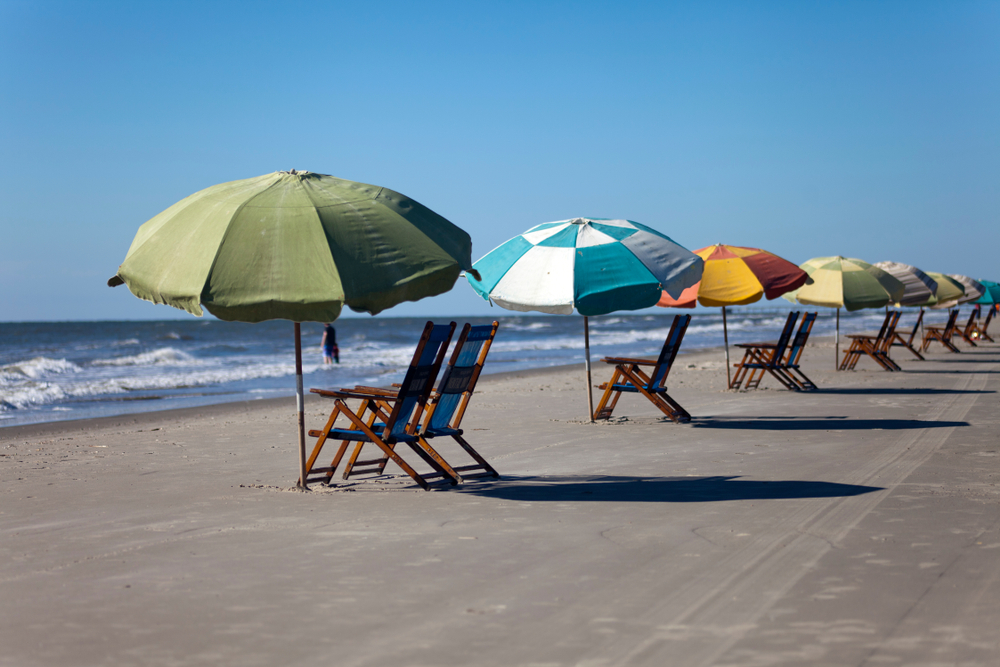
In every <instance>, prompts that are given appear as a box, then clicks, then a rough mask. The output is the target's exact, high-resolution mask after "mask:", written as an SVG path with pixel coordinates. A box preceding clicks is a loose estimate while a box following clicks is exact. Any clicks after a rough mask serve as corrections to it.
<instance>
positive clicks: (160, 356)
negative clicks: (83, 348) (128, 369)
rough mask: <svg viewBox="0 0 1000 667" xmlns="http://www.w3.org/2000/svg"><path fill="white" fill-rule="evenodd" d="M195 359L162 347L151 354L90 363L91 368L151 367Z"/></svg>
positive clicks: (96, 360) (144, 353)
mask: <svg viewBox="0 0 1000 667" xmlns="http://www.w3.org/2000/svg"><path fill="white" fill-rule="evenodd" d="M196 362H197V359H196V358H195V357H194V356H192V355H190V354H188V353H187V352H182V351H181V350H178V349H176V348H173V347H163V348H160V349H158V350H153V351H152V352H143V353H141V354H133V355H130V356H127V357H114V358H112V359H95V360H94V361H92V362H90V365H91V366H151V365H178V364H186V365H189V364H192V363H196Z"/></svg>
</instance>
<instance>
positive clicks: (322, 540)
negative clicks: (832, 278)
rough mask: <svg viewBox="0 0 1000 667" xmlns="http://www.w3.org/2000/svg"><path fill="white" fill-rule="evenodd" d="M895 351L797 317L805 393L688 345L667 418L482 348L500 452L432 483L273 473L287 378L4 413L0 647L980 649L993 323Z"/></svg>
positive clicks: (447, 655) (508, 657)
mask: <svg viewBox="0 0 1000 667" xmlns="http://www.w3.org/2000/svg"><path fill="white" fill-rule="evenodd" d="M904 354H906V355H907V356H903V355H904ZM734 355H735V351H734ZM908 355H909V353H906V352H905V351H903V352H898V351H897V352H895V353H894V357H895V358H896V359H897V361H898V362H899V363H900V364H901V365H902V366H903V368H904V372H902V373H887V372H884V371H881V370H878V369H876V367H875V366H874V364H873V363H872V362H870V361H868V360H862V361H861V363H860V364H859V366H858V371H856V372H852V373H836V372H834V371H833V350H832V345H831V344H830V342H829V341H817V344H816V345H814V346H812V347H810V348H809V349H808V350H807V354H806V357H805V360H804V368H805V369H806V370H807V372H808V373H809V374H810V376H811V377H812V378H813V379H814V380H815V381H816V382H817V384H819V385H820V387H821V391H819V392H814V393H810V394H794V393H791V392H788V391H785V390H783V389H780V388H779V387H778V386H777V383H776V382H775V381H774V380H772V379H766V380H765V381H764V383H763V388H762V389H761V390H758V391H753V392H739V393H736V392H729V391H725V390H724V388H725V384H726V381H725V369H724V364H723V362H722V353H721V352H719V351H706V352H698V353H694V354H687V355H683V356H681V357H679V358H678V362H677V364H675V369H674V370H673V372H672V374H671V381H670V382H669V385H670V387H671V394H672V395H673V397H674V398H675V399H676V400H678V401H679V402H680V403H681V404H683V405H684V406H685V407H686V408H687V409H688V410H689V411H690V412H691V413H692V415H694V420H693V421H692V423H691V424H687V425H677V424H673V423H671V422H669V421H667V420H665V419H663V418H662V417H661V416H660V415H659V413H658V412H657V411H656V410H655V409H654V408H653V407H652V406H651V405H649V404H648V403H646V402H645V401H644V400H643V399H642V398H641V397H638V396H626V397H624V398H623V399H622V400H621V402H620V404H619V406H618V408H617V409H616V411H615V417H614V418H613V419H612V420H610V421H609V422H605V423H598V424H590V423H588V421H587V419H586V398H585V394H584V383H583V371H582V364H581V365H580V367H577V368H561V369H551V370H546V371H534V372H528V373H515V374H509V375H504V376H492V377H489V376H488V377H485V378H484V380H483V381H482V382H481V384H480V390H479V391H478V392H477V396H476V397H475V399H474V400H473V403H472V404H471V406H470V409H469V412H468V414H467V416H466V420H465V424H464V425H465V427H466V429H467V436H468V439H469V440H470V441H471V442H472V443H473V444H474V445H475V446H476V447H477V448H478V449H479V451H480V452H481V453H482V454H483V455H484V456H486V457H487V458H488V459H489V460H490V461H491V463H493V465H495V466H496V468H497V469H498V470H499V471H500V473H501V474H502V475H503V478H502V479H501V480H499V481H483V482H471V483H469V484H466V485H464V486H462V487H458V488H456V489H446V490H439V491H432V492H424V491H422V490H420V489H419V488H418V487H417V486H416V485H414V484H413V483H412V482H411V481H410V480H409V478H407V477H404V476H401V475H399V474H397V473H398V472H399V471H398V469H397V470H393V469H392V468H391V466H390V468H389V470H388V472H390V473H391V474H390V475H387V476H386V477H384V478H380V479H377V480H372V481H365V482H357V481H355V480H352V481H351V482H349V483H343V484H341V485H339V486H335V487H330V488H326V487H321V486H316V487H314V489H313V490H312V491H311V492H308V493H303V492H299V491H295V490H294V489H293V488H292V486H293V483H294V480H295V477H296V476H297V458H296V456H297V454H296V444H295V443H296V438H295V415H294V402H293V401H290V400H286V399H278V400H273V401H256V402H253V403H240V404H228V405H220V406H213V407H210V408H198V409H186V410H177V411H170V412H161V413H148V414H142V415H131V416H128V417H120V418H104V419H98V420H89V421H85V422H62V423H56V424H47V425H34V426H24V427H14V428H6V429H0V493H2V496H0V498H2V500H0V555H2V558H0V600H2V605H0V665H4V666H7V665H11V666H13V665H17V666H34V665H73V666H80V665H136V664H142V665H202V664H213V665H215V664H240V665H244V666H251V665H275V664H282V665H300V664H302V665H305V664H315V663H328V664H335V665H338V666H340V665H472V664H475V665H498V666H499V665H504V666H509V665H588V666H599V665H667V664H669V665H776V664H810V665H862V664H883V663H888V664H905V665H945V664H948V665H953V664H962V665H995V664H998V657H997V656H998V655H1000V633H998V632H997V631H996V628H997V627H1000V502H998V501H1000V494H998V491H997V487H996V483H997V481H998V478H1000V465H998V462H1000V446H998V445H1000V442H998V436H997V433H998V430H997V426H998V421H1000V418H998V417H997V411H996V409H995V408H996V405H997V398H996V396H997V394H996V391H997V389H998V385H1000V381H998V372H1000V364H998V362H1000V345H987V346H982V347H979V348H975V349H972V350H970V349H968V348H967V347H963V353H962V354H957V355H956V354H948V353H944V352H940V351H937V350H934V351H933V352H932V353H931V354H930V355H929V357H928V360H927V361H926V362H920V361H917V360H915V359H913V358H912V357H909V356H908ZM601 366H602V365H601V364H595V378H594V379H595V384H597V383H598V382H601V381H603V380H604V379H605V378H606V376H607V375H609V373H608V371H606V370H605V369H604V368H602V367H601ZM595 398H596V397H595ZM329 408H330V405H329V404H328V403H326V402H324V401H322V400H321V399H316V400H310V401H309V402H308V403H307V410H308V416H307V426H308V427H310V428H319V427H320V426H321V425H322V422H323V421H324V420H325V415H326V413H327V411H328V410H329ZM435 444H436V443H435ZM442 453H443V454H444V455H445V456H446V457H447V458H448V459H449V460H451V461H452V462H453V463H455V464H457V465H461V464H464V463H465V462H466V460H465V459H464V458H463V457H462V455H461V454H460V452H459V451H458V450H457V449H456V448H452V447H447V446H444V447H442ZM330 454H331V455H332V451H331V452H330ZM409 458H411V459H412V458H413V457H412V456H410V457H409Z"/></svg>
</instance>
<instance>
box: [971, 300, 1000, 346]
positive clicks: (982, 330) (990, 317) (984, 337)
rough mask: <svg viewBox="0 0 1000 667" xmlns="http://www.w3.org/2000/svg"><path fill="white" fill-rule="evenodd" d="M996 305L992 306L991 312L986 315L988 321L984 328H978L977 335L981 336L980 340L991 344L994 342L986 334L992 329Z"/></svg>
mask: <svg viewBox="0 0 1000 667" xmlns="http://www.w3.org/2000/svg"><path fill="white" fill-rule="evenodd" d="M996 310H997V309H996V305H991V306H990V312H988V313H986V321H985V322H983V325H982V326H977V327H976V334H977V335H978V336H979V340H987V341H989V342H991V343H992V342H994V341H993V339H992V338H990V335H989V334H988V333H986V330H987V329H989V328H990V322H991V321H992V320H993V313H995V312H996Z"/></svg>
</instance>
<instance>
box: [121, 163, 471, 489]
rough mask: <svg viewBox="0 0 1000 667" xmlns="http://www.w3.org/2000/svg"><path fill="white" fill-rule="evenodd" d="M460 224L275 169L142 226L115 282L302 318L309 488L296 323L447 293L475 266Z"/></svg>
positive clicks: (240, 316) (244, 315)
mask: <svg viewBox="0 0 1000 667" xmlns="http://www.w3.org/2000/svg"><path fill="white" fill-rule="evenodd" d="M471 251H472V241H471V239H470V238H469V235H468V234H466V233H465V232H464V231H462V230H461V229H459V228H458V227H456V226H455V225H453V224H452V223H450V222H448V221H447V220H445V219H444V218H442V217H441V216H440V215H438V214H437V213H435V212H433V211H431V210H430V209H428V208H426V207H425V206H422V205H421V204H418V203H417V202H415V201H413V200H412V199H410V198H408V197H406V196H404V195H401V194H399V193H398V192H393V191H392V190H388V189H386V188H381V187H378V186H376V185H366V184H364V183H355V182H354V181H346V180H343V179H340V178H335V177H333V176H326V175H323V174H314V173H310V172H307V171H302V172H297V171H295V170H292V171H279V172H275V173H273V174H266V175H264V176H258V177H256V178H248V179H245V180H241V181H232V182H229V183H222V184H220V185H214V186H212V187H210V188H206V189H205V190H201V191H200V192H196V193H194V194H193V195H191V196H190V197H188V198H186V199H184V200H182V201H180V202H178V203H176V204H174V205H173V206H171V207H170V208H168V209H167V210H165V211H163V212H162V213H160V214H159V215H157V216H156V217H154V218H153V219H151V220H149V221H148V222H146V223H145V224H144V225H142V226H141V227H140V228H139V231H138V232H136V235H135V240H133V241H132V246H131V247H130V248H129V251H128V254H127V255H126V256H125V261H124V262H122V264H121V266H120V267H118V272H117V273H116V274H115V275H114V276H113V277H112V278H111V279H110V280H109V281H108V285H110V286H112V287H114V286H116V285H122V284H125V285H128V288H129V289H130V290H131V291H132V293H133V294H134V295H136V296H137V297H139V298H141V299H145V300H147V301H152V302H153V303H162V304H167V305H170V306H173V307H175V308H180V309H182V310H186V311H188V312H189V313H192V314H194V315H199V316H200V315H201V314H202V307H204V308H205V309H207V310H208V312H210V313H212V314H213V315H215V316H216V317H218V318H219V319H220V320H229V321H238V322H262V321H264V320H272V319H285V320H292V321H293V322H294V323H295V328H294V331H295V371H296V399H297V403H298V412H299V424H298V426H299V470H300V475H301V477H300V481H299V483H300V484H301V485H302V486H305V431H304V416H303V396H302V345H301V335H300V325H299V323H300V322H330V321H333V320H335V319H336V318H337V317H338V316H339V315H340V311H341V309H342V308H343V306H344V305H347V306H348V307H350V308H351V309H352V310H355V311H360V312H368V313H372V314H375V313H378V312H379V311H382V310H385V309H386V308H391V307H392V306H394V305H396V304H398V303H401V302H403V301H416V300H417V299H421V298H423V297H427V296H433V295H435V294H441V293H443V292H447V291H448V290H450V289H451V288H452V286H454V284H455V281H456V280H457V279H458V276H459V274H460V272H461V271H462V270H466V271H473V269H472V261H471Z"/></svg>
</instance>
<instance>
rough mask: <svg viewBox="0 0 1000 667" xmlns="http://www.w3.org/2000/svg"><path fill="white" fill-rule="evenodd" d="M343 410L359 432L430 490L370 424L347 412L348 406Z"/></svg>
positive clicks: (338, 400)
mask: <svg viewBox="0 0 1000 667" xmlns="http://www.w3.org/2000/svg"><path fill="white" fill-rule="evenodd" d="M337 402H338V403H341V402H342V400H341V399H339V398H338V399H337ZM343 408H344V414H345V415H346V416H347V418H348V419H350V420H351V423H353V424H354V426H355V427H356V428H357V429H358V430H360V431H361V432H362V433H364V434H365V436H366V437H367V438H368V439H369V440H371V442H373V443H374V444H375V445H376V446H378V448H379V449H381V450H382V451H383V452H384V453H385V455H386V456H388V457H389V458H390V459H392V461H393V463H395V464H396V465H398V466H399V467H400V468H402V469H403V471H404V472H405V473H406V474H407V475H409V476H410V477H411V478H412V479H413V481H415V482H416V483H417V484H419V485H420V487H421V488H422V489H423V490H424V491H429V490H430V485H429V484H428V483H427V480H425V479H424V478H423V476H422V475H420V473H418V472H417V471H416V470H414V469H413V468H411V467H410V465H409V464H408V463H407V462H406V461H404V460H403V459H401V458H400V457H399V454H397V453H396V452H394V451H393V449H392V447H390V446H389V445H388V444H387V443H386V442H384V441H383V440H382V439H381V438H379V437H378V436H377V435H375V432H374V431H372V430H371V428H369V426H368V424H366V423H365V422H364V421H363V420H361V419H360V418H358V416H357V415H355V414H354V413H352V412H351V411H350V410H347V409H346V408H347V406H346V405H344V406H343Z"/></svg>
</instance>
